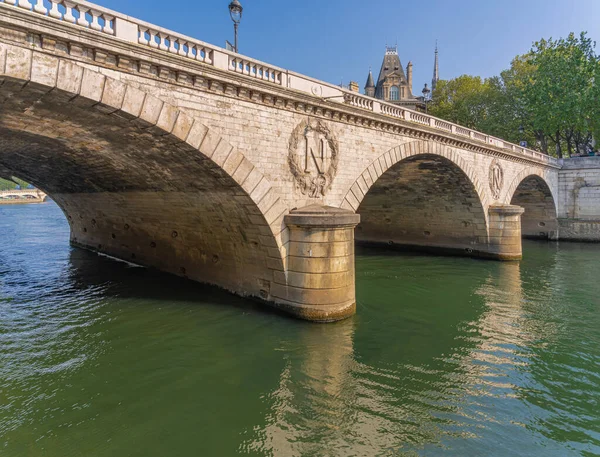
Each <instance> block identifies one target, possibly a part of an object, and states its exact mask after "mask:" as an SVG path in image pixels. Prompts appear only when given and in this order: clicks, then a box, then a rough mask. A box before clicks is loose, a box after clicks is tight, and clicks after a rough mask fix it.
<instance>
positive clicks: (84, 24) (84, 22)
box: [75, 5, 90, 27]
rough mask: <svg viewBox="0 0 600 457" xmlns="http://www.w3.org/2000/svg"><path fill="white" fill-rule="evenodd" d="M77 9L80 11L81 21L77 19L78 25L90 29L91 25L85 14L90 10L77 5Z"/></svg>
mask: <svg viewBox="0 0 600 457" xmlns="http://www.w3.org/2000/svg"><path fill="white" fill-rule="evenodd" d="M75 9H76V10H77V11H79V19H77V25H80V26H82V27H89V26H90V23H89V22H88V20H87V19H86V17H85V13H87V12H88V11H89V10H90V9H89V8H86V7H85V6H81V5H77V7H76V8H75Z"/></svg>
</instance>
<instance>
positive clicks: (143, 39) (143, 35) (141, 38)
mask: <svg viewBox="0 0 600 457" xmlns="http://www.w3.org/2000/svg"><path fill="white" fill-rule="evenodd" d="M146 32H148V35H149V36H150V38H152V34H151V33H150V30H148V27H141V26H140V36H139V37H138V43H139V44H145V45H148V44H149V42H148V40H147V39H146Z"/></svg>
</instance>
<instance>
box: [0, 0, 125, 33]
mask: <svg viewBox="0 0 600 457" xmlns="http://www.w3.org/2000/svg"><path fill="white" fill-rule="evenodd" d="M0 2H2V0H0ZM3 3H6V4H7V5H15V6H17V7H19V8H22V9H25V10H28V11H33V12H35V13H38V14H42V15H44V16H49V17H52V18H54V19H58V20H61V21H65V22H69V23H71V24H76V25H79V26H81V27H84V28H89V29H92V30H96V31H98V32H103V33H106V34H108V35H114V34H115V30H114V20H115V16H114V14H113V13H112V12H110V11H109V10H106V9H104V8H102V7H99V6H96V5H92V4H91V3H87V2H73V1H68V0H34V2H33V3H35V5H34V4H32V3H31V2H29V0H4V1H3ZM46 5H48V6H49V7H50V8H47V7H46Z"/></svg>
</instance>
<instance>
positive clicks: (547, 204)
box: [506, 167, 558, 239]
mask: <svg viewBox="0 0 600 457" xmlns="http://www.w3.org/2000/svg"><path fill="white" fill-rule="evenodd" d="M556 195H557V192H556V189H554V188H553V186H552V184H551V181H549V180H548V179H547V176H546V175H545V174H544V173H543V172H542V171H540V170H539V169H536V168H532V167H528V168H526V169H524V170H522V171H521V172H520V173H519V174H518V175H517V176H516V177H515V178H514V179H513V181H512V182H511V184H510V186H509V187H508V189H507V193H506V201H507V202H510V204H511V205H516V206H520V207H522V208H524V210H525V212H524V213H523V215H522V216H521V233H522V236H523V237H524V238H537V239H557V238H558V210H557V208H558V207H557V204H558V200H557V199H556Z"/></svg>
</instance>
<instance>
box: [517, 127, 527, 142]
mask: <svg viewBox="0 0 600 457" xmlns="http://www.w3.org/2000/svg"><path fill="white" fill-rule="evenodd" d="M524 134H525V127H523V124H521V125H519V138H520V139H519V145H520V146H521V147H523V148H526V147H527V141H525V140H524V139H523V135H524Z"/></svg>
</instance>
